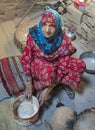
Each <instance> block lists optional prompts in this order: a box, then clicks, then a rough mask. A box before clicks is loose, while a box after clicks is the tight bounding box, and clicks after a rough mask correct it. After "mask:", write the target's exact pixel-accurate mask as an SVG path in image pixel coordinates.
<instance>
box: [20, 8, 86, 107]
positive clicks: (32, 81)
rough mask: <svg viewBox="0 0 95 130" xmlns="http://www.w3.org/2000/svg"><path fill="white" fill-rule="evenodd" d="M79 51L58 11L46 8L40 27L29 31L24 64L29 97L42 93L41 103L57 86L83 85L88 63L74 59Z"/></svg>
mask: <svg viewBox="0 0 95 130" xmlns="http://www.w3.org/2000/svg"><path fill="white" fill-rule="evenodd" d="M75 52H76V48H75V47H74V46H73V45H72V44H71V40H70V39H69V38H68V36H67V35H66V34H65V33H64V32H63V30H62V22H61V19H60V16H59V14H58V12H56V11H55V10H53V9H46V10H45V11H44V12H43V14H42V16H41V20H40V22H39V24H38V25H35V26H34V27H32V28H30V29H29V34H28V37H27V41H26V47H25V50H24V53H23V55H22V65H23V68H24V71H25V74H26V77H27V81H26V86H27V87H26V91H25V92H26V94H27V96H29V97H30V96H31V95H32V93H33V90H36V91H39V90H43V91H41V94H40V96H39V101H40V104H41V105H43V103H44V102H45V101H46V100H47V99H48V95H49V93H50V92H51V90H52V89H53V88H54V87H55V86H56V85H58V84H60V83H61V84H66V85H72V86H74V87H79V86H80V80H81V76H82V74H83V72H84V71H85V63H84V62H83V61H82V60H80V59H77V58H73V57H71V55H72V54H73V53H75Z"/></svg>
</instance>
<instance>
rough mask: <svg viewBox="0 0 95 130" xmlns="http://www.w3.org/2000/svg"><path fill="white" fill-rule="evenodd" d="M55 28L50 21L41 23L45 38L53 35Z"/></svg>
mask: <svg viewBox="0 0 95 130" xmlns="http://www.w3.org/2000/svg"><path fill="white" fill-rule="evenodd" d="M55 30H56V27H55V26H54V25H53V24H52V23H49V22H46V23H44V24H43V25H42V31H43V34H44V36H45V37H46V38H50V37H51V36H53V35H54V33H55Z"/></svg>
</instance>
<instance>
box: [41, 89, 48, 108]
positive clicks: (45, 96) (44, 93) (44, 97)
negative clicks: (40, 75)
mask: <svg viewBox="0 0 95 130" xmlns="http://www.w3.org/2000/svg"><path fill="white" fill-rule="evenodd" d="M49 93H50V91H49V88H45V89H44V90H43V91H42V93H41V94H40V97H39V102H40V106H42V105H43V104H44V102H45V101H47V100H48V95H49Z"/></svg>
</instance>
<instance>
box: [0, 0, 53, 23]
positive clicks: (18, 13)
mask: <svg viewBox="0 0 95 130" xmlns="http://www.w3.org/2000/svg"><path fill="white" fill-rule="evenodd" d="M52 1H54V0H51V1H50V0H47V1H46V2H45V1H44V0H35V1H34V0H15V1H14V0H2V1H0V22H1V21H6V20H11V19H14V18H16V17H22V16H24V15H25V14H28V12H37V11H39V10H41V8H44V6H45V5H47V4H48V3H49V2H52Z"/></svg>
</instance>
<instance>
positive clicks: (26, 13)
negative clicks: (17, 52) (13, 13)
mask: <svg viewBox="0 0 95 130" xmlns="http://www.w3.org/2000/svg"><path fill="white" fill-rule="evenodd" d="M36 2H37V0H35V2H33V4H32V6H31V7H30V8H29V9H28V10H27V11H26V13H25V14H24V16H23V17H22V19H21V20H20V21H19V22H18V24H17V25H16V28H17V27H18V26H19V24H20V23H21V22H22V21H23V19H24V18H25V17H26V15H27V14H28V13H29V12H30V10H31V9H32V8H33V6H34V5H35V4H36Z"/></svg>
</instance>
